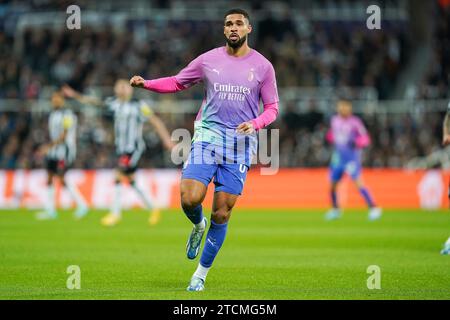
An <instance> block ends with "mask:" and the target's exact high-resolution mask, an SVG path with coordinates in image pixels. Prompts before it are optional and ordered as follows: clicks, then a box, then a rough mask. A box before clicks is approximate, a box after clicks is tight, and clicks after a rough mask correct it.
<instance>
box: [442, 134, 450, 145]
mask: <svg viewBox="0 0 450 320" xmlns="http://www.w3.org/2000/svg"><path fill="white" fill-rule="evenodd" d="M442 144H443V145H444V146H448V145H449V144H450V134H445V135H444V137H443V138H442Z"/></svg>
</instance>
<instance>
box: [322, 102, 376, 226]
mask: <svg viewBox="0 0 450 320" xmlns="http://www.w3.org/2000/svg"><path fill="white" fill-rule="evenodd" d="M326 138H327V140H328V142H329V143H331V144H333V145H334V152H333V155H332V158H331V165H330V178H331V200H332V204H333V208H332V209H331V210H329V211H328V212H327V214H326V216H325V218H326V219H327V220H335V219H338V218H340V217H341V215H342V213H341V209H340V208H339V205H338V200H337V192H336V189H337V185H338V183H339V181H340V180H341V178H342V176H343V175H344V173H347V174H348V175H349V176H350V177H351V178H352V180H353V181H354V182H355V184H356V186H357V187H358V189H359V192H360V193H361V195H362V196H363V198H364V200H365V201H366V203H367V205H368V207H369V220H371V221H373V220H377V219H379V218H380V217H381V213H382V210H381V208H377V207H376V206H375V203H374V202H373V200H372V197H371V196H370V193H369V190H367V188H366V187H365V186H364V184H363V182H362V180H361V167H362V166H361V152H362V149H363V148H364V147H367V146H368V145H369V144H370V137H369V135H368V133H367V130H366V128H365V127H364V124H363V123H362V121H361V119H359V118H358V117H357V116H354V115H353V114H352V105H351V102H350V101H347V100H340V101H339V102H338V104H337V115H335V116H333V117H332V119H331V128H330V130H329V131H328V133H327V136H326Z"/></svg>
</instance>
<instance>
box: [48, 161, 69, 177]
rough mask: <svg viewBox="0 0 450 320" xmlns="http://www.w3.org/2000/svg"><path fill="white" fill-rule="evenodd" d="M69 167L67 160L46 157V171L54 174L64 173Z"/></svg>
mask: <svg viewBox="0 0 450 320" xmlns="http://www.w3.org/2000/svg"><path fill="white" fill-rule="evenodd" d="M69 167H70V163H69V162H68V161H67V160H58V159H52V158H48V159H47V171H48V172H50V173H53V174H56V175H64V174H65V173H66V172H67V170H68V169H69Z"/></svg>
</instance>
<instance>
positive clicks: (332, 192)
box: [331, 191, 338, 209]
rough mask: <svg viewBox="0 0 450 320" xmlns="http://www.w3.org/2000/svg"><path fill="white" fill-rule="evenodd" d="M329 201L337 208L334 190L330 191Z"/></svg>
mask: <svg viewBox="0 0 450 320" xmlns="http://www.w3.org/2000/svg"><path fill="white" fill-rule="evenodd" d="M331 201H332V203H333V208H335V209H337V208H338V203H337V193H336V191H331Z"/></svg>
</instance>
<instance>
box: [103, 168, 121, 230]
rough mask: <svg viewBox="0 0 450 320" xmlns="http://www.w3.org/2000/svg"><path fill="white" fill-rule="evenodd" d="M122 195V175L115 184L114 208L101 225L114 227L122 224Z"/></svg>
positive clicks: (118, 175) (118, 176)
mask: <svg viewBox="0 0 450 320" xmlns="http://www.w3.org/2000/svg"><path fill="white" fill-rule="evenodd" d="M121 193H122V181H121V179H120V174H119V173H118V174H117V177H116V181H115V184H114V198H113V201H112V207H111V211H110V213H108V214H107V215H106V216H104V217H103V218H102V221H101V223H102V224H103V225H104V226H107V227H112V226H114V225H116V224H117V223H119V222H120V220H121V219H122V211H121V205H122V203H121V200H122V197H121Z"/></svg>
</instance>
